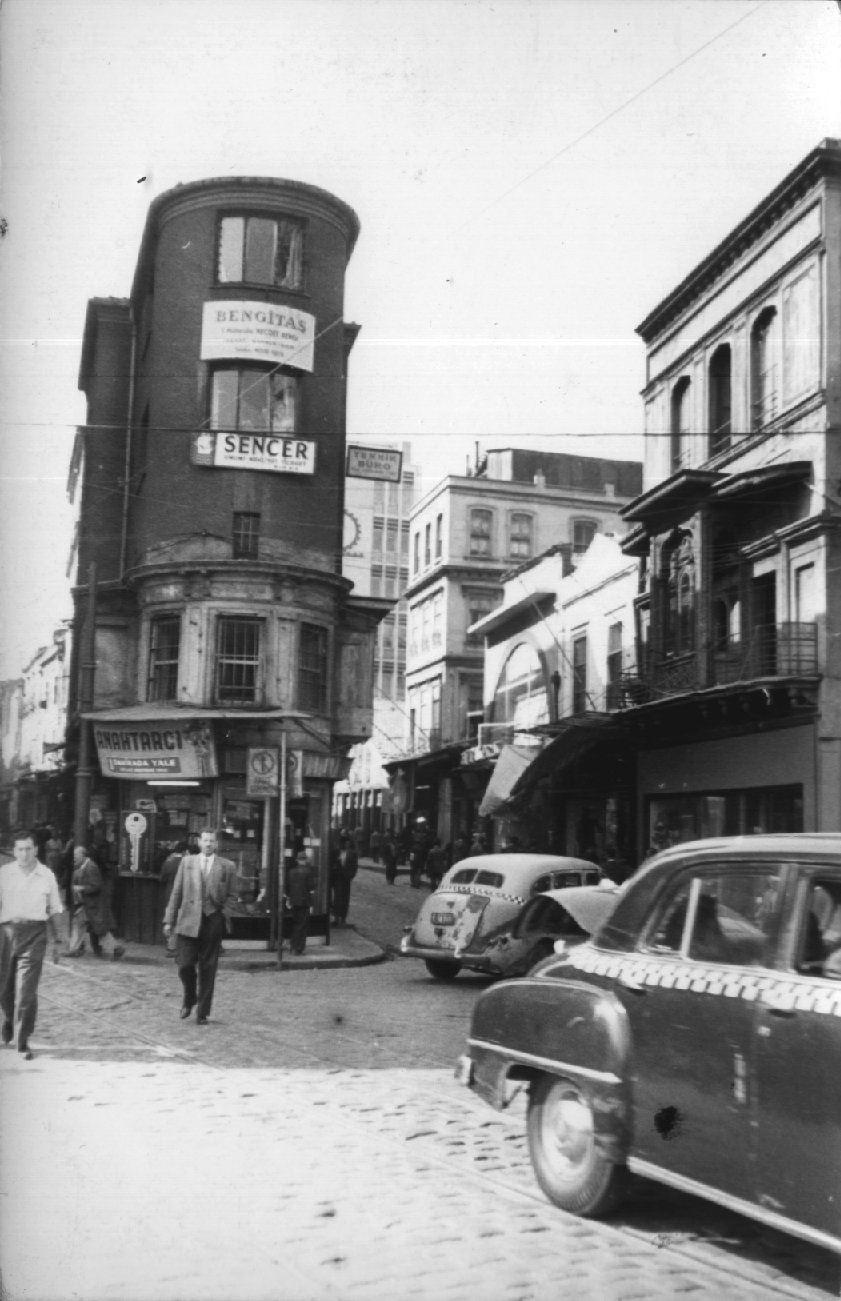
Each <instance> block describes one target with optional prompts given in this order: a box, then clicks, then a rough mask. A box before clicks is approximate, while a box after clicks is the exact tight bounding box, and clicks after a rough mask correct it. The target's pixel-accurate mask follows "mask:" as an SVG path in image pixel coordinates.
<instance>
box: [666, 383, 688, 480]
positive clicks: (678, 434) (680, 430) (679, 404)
mask: <svg viewBox="0 0 841 1301" xmlns="http://www.w3.org/2000/svg"><path fill="white" fill-rule="evenodd" d="M690 391H691V390H690V383H689V377H688V375H684V376H683V378H682V379H679V380H678V382H677V384H675V386H674V388H673V389H672V412H671V415H672V425H671V462H672V465H671V468H672V473H674V471H675V470H679V469H680V468H681V466H684V465H688V464H689V433H690V429H689V396H690Z"/></svg>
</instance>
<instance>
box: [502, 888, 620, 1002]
mask: <svg viewBox="0 0 841 1301" xmlns="http://www.w3.org/2000/svg"><path fill="white" fill-rule="evenodd" d="M620 891H621V887H620V886H618V885H615V884H614V883H613V881H610V880H609V879H608V878H607V877H605V878H604V880H602V881H600V882H599V884H598V885H571V886H567V887H566V888H564V889H562V890H544V891H543V893H542V894H536V895H535V896H534V898H532V899H529V901H528V903H525V904H523V906H522V908H521V909H520V911H519V912H518V913H517V916H516V917H515V918H514V920H513V922H512V923H511V925H510V926H508V927H506V928H505V929H503V930H502V932H501V933H500V934H499V935H498V936H497V937H496V938H495V939H493V940H491V941H489V942H488V945H487V948H486V950H485V957H486V958H487V960H488V964H489V965H488V968H487V969H488V971H489V972H490V973H491V974H492V975H495V976H511V977H513V976H525V975H526V974H527V973H528V972H531V971H532V970H533V969H534V967H535V965H536V964H537V963H539V962H542V961H544V960H545V959H546V958H549V957H551V956H552V955H553V954H554V953H559V952H564V951H566V950H567V949H571V948H573V947H574V946H575V945H576V944H583V943H584V941H585V940H588V939H589V938H590V936H591V935H592V934H594V932H595V931H597V930H598V928H599V927H600V926H601V925H603V924H604V922H605V921H606V920H607V918H608V916H609V915H610V913H611V911H612V910H613V907H614V904H615V903H616V899H617V898H618V896H619V894H620Z"/></svg>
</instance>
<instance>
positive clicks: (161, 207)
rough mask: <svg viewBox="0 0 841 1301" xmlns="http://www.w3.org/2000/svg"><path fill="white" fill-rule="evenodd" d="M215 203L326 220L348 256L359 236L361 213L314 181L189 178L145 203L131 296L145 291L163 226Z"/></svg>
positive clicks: (257, 177)
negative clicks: (337, 233) (197, 179)
mask: <svg viewBox="0 0 841 1301" xmlns="http://www.w3.org/2000/svg"><path fill="white" fill-rule="evenodd" d="M219 204H228V205H231V204H235V205H237V206H239V207H242V208H249V209H253V210H255V211H259V210H261V209H262V210H265V211H267V212H278V211H279V210H280V209H281V208H282V209H283V210H284V211H286V212H288V213H290V214H291V215H293V216H300V217H316V218H318V219H320V220H322V221H327V222H329V223H330V224H331V225H332V226H334V227H335V228H336V230H338V231H339V233H340V234H341V235H342V237H343V239H344V240H345V243H346V247H347V258H350V255H351V253H352V252H353V249H354V245H355V244H356V240H357V238H358V236H359V218H358V217H357V215H356V213H355V212H354V210H353V208H351V207H350V205H349V204H347V203H345V202H344V200H342V199H339V198H337V197H336V195H334V194H331V193H330V192H329V190H322V189H321V188H320V187H319V186H317V185H308V184H307V183H306V182H304V181H291V180H287V179H285V178H283V177H279V176H213V177H209V178H207V179H206V180H201V181H188V182H186V183H185V184H184V185H176V186H175V187H174V188H173V189H171V190H165V191H164V192H163V194H159V195H158V196H157V198H155V199H153V200H152V202H151V204H150V205H149V211H148V213H147V216H146V224H145V226H144V229H143V236H142V238H141V242H140V253H139V255H138V259H137V268H136V270H135V273H134V279H133V281H132V289H131V295H132V298H133V299H134V298H135V297H136V296H137V295H138V294H139V293H141V292H142V290H143V287H144V280H145V276H146V272H147V267H148V264H149V261H150V260H151V256H152V249H153V248H154V245H155V242H156V241H157V239H158V236H159V234H160V231H161V228H162V226H163V225H164V224H165V223H166V222H167V221H171V220H172V218H173V217H178V216H181V215H182V214H183V213H185V212H191V211H195V210H196V209H200V208H212V207H215V206H217V205H219Z"/></svg>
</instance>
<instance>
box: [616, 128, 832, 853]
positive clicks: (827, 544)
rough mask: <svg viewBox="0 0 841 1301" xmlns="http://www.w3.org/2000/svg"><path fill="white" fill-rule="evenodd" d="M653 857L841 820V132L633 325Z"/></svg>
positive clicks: (641, 658) (646, 783)
mask: <svg viewBox="0 0 841 1301" xmlns="http://www.w3.org/2000/svg"><path fill="white" fill-rule="evenodd" d="M639 334H640V335H641V337H642V338H643V340H644V342H645V345H646V350H647V360H646V385H645V389H644V392H643V398H644V405H645V485H644V491H643V492H642V494H641V495H640V496H639V497H638V498H637V500H636V501H634V502H632V503H631V504H630V505H629V506H627V507H625V508H624V510H623V512H622V513H623V516H624V518H625V520H626V521H627V523H628V524H629V525H630V526H631V531H630V533H629V534H628V535H627V536H626V537H625V539H624V540H623V543H622V546H623V550H624V551H625V553H626V555H627V556H628V557H629V558H632V559H635V560H636V561H637V564H638V566H639V589H638V594H637V596H636V598H635V602H634V605H635V625H636V627H635V646H636V649H635V661H636V662H635V665H634V669H633V672H632V673H630V674H629V675H627V676H626V678H625V679H624V680H623V683H622V687H621V705H622V710H621V715H622V723H623V727H624V728H625V730H626V732H627V734H628V736H629V737H630V738H631V741H632V745H633V749H634V753H635V755H636V764H637V782H638V788H637V808H636V816H637V821H638V827H639V840H638V853H644V852H645V851H646V849H647V848H651V847H658V846H659V845H661V844H664V843H673V842H675V841H678V840H686V839H691V838H693V837H694V836H705V835H715V834H724V833H731V834H732V833H750V832H753V831H800V830H837V829H838V827H839V826H841V639H839V636H838V629H839V628H841V142H839V141H837V140H825V141H823V142H822V143H821V144H820V145H819V146H818V147H817V148H816V149H814V150H812V152H811V153H810V154H809V155H808V156H807V157H806V158H804V159H803V160H802V161H801V162H800V163H799V164H798V166H797V167H795V168H794V169H793V170H792V171H791V172H790V173H789V175H787V176H786V177H785V178H784V179H783V180H782V181H781V182H780V184H779V185H778V186H777V187H776V188H775V189H774V190H773V191H772V192H771V194H769V195H768V196H766V197H765V198H764V199H763V200H762V202H761V203H759V204H758V205H757V207H756V208H755V209H754V210H753V211H752V212H750V213H749V214H748V215H747V216H746V217H745V218H744V220H743V221H741V222H740V223H739V225H738V226H737V227H736V228H735V230H733V231H731V232H730V233H729V234H728V235H727V236H726V238H725V239H724V240H723V241H722V242H721V243H720V244H719V245H718V246H717V247H716V248H715V249H713V251H712V252H711V253H710V254H709V255H708V257H706V258H705V259H704V260H703V261H702V262H701V263H700V264H699V265H698V266H696V267H694V268H693V269H692V270H691V271H690V272H689V274H688V275H687V276H686V278H685V279H684V280H683V281H682V282H681V283H680V284H679V285H678V286H677V287H676V288H675V289H674V290H673V291H672V292H671V293H670V294H668V295H667V296H666V297H665V298H664V299H663V301H662V302H660V303H659V304H658V305H657V306H656V307H655V308H654V309H653V311H652V312H650V313H649V315H648V316H647V317H646V319H645V320H644V321H643V322H642V324H641V325H640V327H639Z"/></svg>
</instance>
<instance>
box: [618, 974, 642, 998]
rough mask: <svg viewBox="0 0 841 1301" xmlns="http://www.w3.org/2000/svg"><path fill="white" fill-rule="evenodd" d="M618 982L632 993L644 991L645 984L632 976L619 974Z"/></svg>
mask: <svg viewBox="0 0 841 1301" xmlns="http://www.w3.org/2000/svg"><path fill="white" fill-rule="evenodd" d="M619 984H620V985H621V986H622V988H623V989H628V990H630V992H631V993H632V994H644V993H646V988H645V985H643V983H642V981H641V980H637V979H636V977H634V976H620V977H619Z"/></svg>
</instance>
